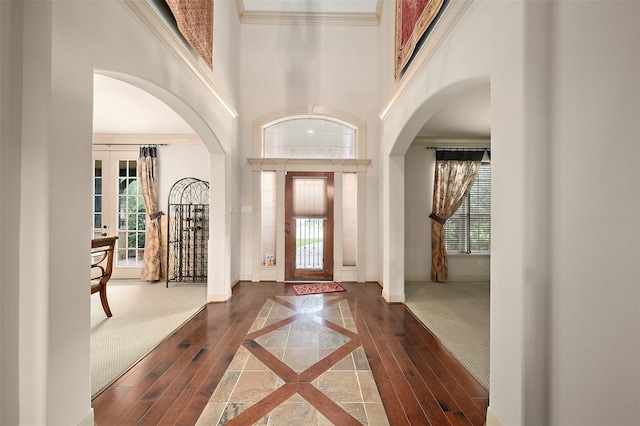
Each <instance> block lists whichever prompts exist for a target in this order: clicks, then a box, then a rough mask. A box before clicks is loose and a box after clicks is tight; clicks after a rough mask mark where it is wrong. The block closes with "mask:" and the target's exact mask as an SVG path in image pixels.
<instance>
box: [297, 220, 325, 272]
mask: <svg viewBox="0 0 640 426" xmlns="http://www.w3.org/2000/svg"><path fill="white" fill-rule="evenodd" d="M323 249H324V219H308V218H307V219H302V218H297V219H296V269H324V250H323Z"/></svg>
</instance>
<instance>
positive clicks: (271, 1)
mask: <svg viewBox="0 0 640 426" xmlns="http://www.w3.org/2000/svg"><path fill="white" fill-rule="evenodd" d="M379 1H382V0H306V1H305V0H243V1H242V5H243V7H244V10H246V11H255V12H298V13H300V12H310V13H375V12H376V7H377V4H378V2H379Z"/></svg>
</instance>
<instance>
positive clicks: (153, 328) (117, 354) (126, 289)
mask: <svg viewBox="0 0 640 426" xmlns="http://www.w3.org/2000/svg"><path fill="white" fill-rule="evenodd" d="M107 292H108V297H109V306H110V307H111V312H112V313H113V316H112V317H111V318H107V316H106V315H105V314H104V311H103V310H102V305H101V304H100V297H99V295H98V294H97V293H96V294H93V295H92V296H91V394H92V395H95V394H96V393H98V392H99V391H100V390H102V389H103V388H104V387H105V386H107V385H109V384H110V383H111V382H112V381H113V380H115V379H117V378H118V377H119V376H120V375H122V373H124V372H125V371H126V370H128V369H129V367H131V365H133V364H134V363H136V362H137V361H138V360H139V359H140V358H142V357H143V356H144V355H146V354H147V353H148V352H149V351H151V350H152V349H153V348H154V347H156V346H157V345H158V343H160V341H162V339H164V338H165V337H166V336H168V335H169V334H170V333H171V332H173V331H174V330H175V329H177V328H178V327H180V325H182V324H183V323H184V322H185V321H187V320H188V319H189V318H191V317H192V316H193V315H194V314H195V313H196V312H198V311H199V310H200V309H201V308H202V307H203V306H204V305H205V304H206V297H207V296H206V293H207V289H206V286H205V285H204V284H182V283H181V284H175V283H172V284H171V286H170V287H169V288H166V287H165V283H164V282H158V283H149V282H140V281H126V280H125V281H118V280H111V281H110V282H109V287H108V290H107Z"/></svg>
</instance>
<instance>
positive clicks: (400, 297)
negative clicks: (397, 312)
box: [382, 288, 405, 303]
mask: <svg viewBox="0 0 640 426" xmlns="http://www.w3.org/2000/svg"><path fill="white" fill-rule="evenodd" d="M382 297H383V298H384V300H386V301H387V303H404V301H405V299H404V293H403V294H389V292H388V291H387V290H386V289H385V288H383V289H382Z"/></svg>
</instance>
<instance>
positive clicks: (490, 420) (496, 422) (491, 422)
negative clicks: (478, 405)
mask: <svg viewBox="0 0 640 426" xmlns="http://www.w3.org/2000/svg"><path fill="white" fill-rule="evenodd" d="M486 425H487V426H503V424H502V422H501V421H500V419H498V417H496V415H495V414H493V411H491V407H489V408H487V423H486Z"/></svg>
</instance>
